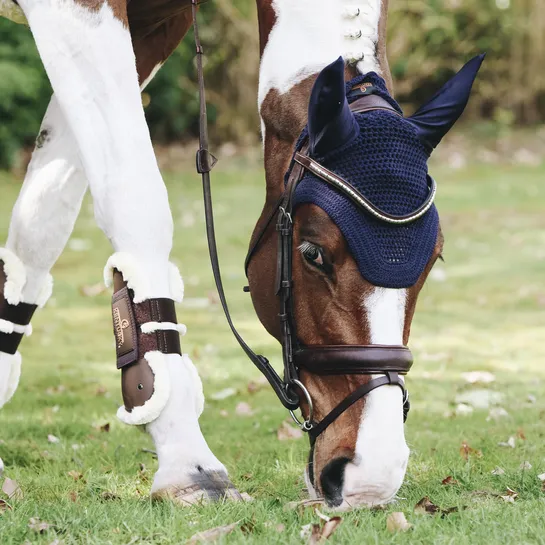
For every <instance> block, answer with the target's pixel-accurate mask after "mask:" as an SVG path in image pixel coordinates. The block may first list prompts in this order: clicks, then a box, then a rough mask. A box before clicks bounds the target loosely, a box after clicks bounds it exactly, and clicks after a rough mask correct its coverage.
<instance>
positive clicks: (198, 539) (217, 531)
mask: <svg viewBox="0 0 545 545" xmlns="http://www.w3.org/2000/svg"><path fill="white" fill-rule="evenodd" d="M239 526H240V521H238V522H233V524H227V525H226V526H217V527H216V528H210V530H204V531H203V532H197V533H196V534H194V535H193V536H191V537H190V538H189V539H188V541H187V542H186V543H187V545H192V544H195V543H209V542H211V541H216V540H217V539H219V538H220V537H221V536H225V535H227V534H230V533H231V532H234V531H235V530H236V529H237V528H238V527H239Z"/></svg>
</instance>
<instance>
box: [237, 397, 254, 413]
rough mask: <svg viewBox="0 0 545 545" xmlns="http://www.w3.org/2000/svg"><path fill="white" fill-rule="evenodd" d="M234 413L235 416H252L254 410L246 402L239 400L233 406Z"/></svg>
mask: <svg viewBox="0 0 545 545" xmlns="http://www.w3.org/2000/svg"><path fill="white" fill-rule="evenodd" d="M235 414H236V415H237V416H252V415H253V414H254V411H253V409H252V407H250V405H249V404H248V403H246V402H244V401H241V402H240V403H239V404H238V405H237V406H236V408H235Z"/></svg>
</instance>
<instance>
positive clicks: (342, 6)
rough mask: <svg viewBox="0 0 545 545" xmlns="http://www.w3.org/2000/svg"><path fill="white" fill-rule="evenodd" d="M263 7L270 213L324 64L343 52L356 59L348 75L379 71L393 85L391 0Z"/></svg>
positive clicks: (276, 1) (282, 0) (275, 0)
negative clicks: (389, 37) (388, 49)
mask: <svg viewBox="0 0 545 545" xmlns="http://www.w3.org/2000/svg"><path fill="white" fill-rule="evenodd" d="M257 9H258V18H259V33H260V47H261V65H260V77H259V96H258V102H259V109H260V114H261V120H262V133H263V142H264V154H265V171H266V183H267V202H266V204H265V210H264V212H265V214H266V211H267V208H268V206H270V205H272V203H273V202H275V201H276V200H277V199H278V197H279V196H280V194H281V193H282V191H283V188H284V174H285V172H286V171H287V169H288V167H289V163H290V159H291V156H292V153H293V148H294V145H295V142H296V140H297V138H298V137H299V135H300V134H301V131H302V129H303V127H304V126H305V124H306V122H307V108H308V101H309V97H310V92H311V89H312V85H313V84H314V81H315V79H316V76H317V74H318V72H319V71H320V70H321V69H322V68H323V67H324V66H326V65H327V64H329V63H331V62H332V61H334V60H335V59H336V58H338V57H339V56H340V55H342V56H343V57H344V58H345V60H353V61H354V62H352V63H350V64H348V65H347V69H346V78H347V79H350V78H351V77H354V75H356V73H358V72H360V73H366V72H370V71H375V72H378V73H380V74H381V75H382V76H383V77H384V79H385V80H386V82H387V85H388V87H390V90H391V76H390V70H389V67H388V61H387V58H386V21H387V11H388V0H382V1H381V0H351V1H350V2H345V1H342V2H337V1H335V2H332V1H331V0H298V1H297V2H294V1H293V0H257ZM358 12H359V15H358ZM360 58H361V60H359V61H357V62H356V61H355V59H360Z"/></svg>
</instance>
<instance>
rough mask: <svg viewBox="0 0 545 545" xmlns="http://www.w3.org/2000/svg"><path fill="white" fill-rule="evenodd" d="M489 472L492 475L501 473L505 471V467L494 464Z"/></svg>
mask: <svg viewBox="0 0 545 545" xmlns="http://www.w3.org/2000/svg"><path fill="white" fill-rule="evenodd" d="M490 473H492V475H503V474H504V473H505V469H502V468H501V467H499V466H496V467H495V468H494V469H493V470H492V471H491V472H490Z"/></svg>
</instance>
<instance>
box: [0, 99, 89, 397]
mask: <svg viewBox="0 0 545 545" xmlns="http://www.w3.org/2000/svg"><path fill="white" fill-rule="evenodd" d="M44 131H46V132H44ZM86 187H87V182H86V180H85V176H84V175H83V172H82V170H81V168H80V161H79V157H78V149H77V146H76V144H75V142H74V138H73V136H72V133H71V131H70V129H69V127H68V125H67V124H66V121H65V119H64V116H63V115H62V112H61V111H60V108H59V105H58V102H57V100H56V98H55V97H53V98H52V99H51V102H50V104H49V107H48V109H47V113H46V114H45V117H44V121H43V123H42V127H41V132H40V137H39V145H38V146H37V147H36V149H35V150H34V153H33V154H32V160H31V162H30V164H29V167H28V170H27V173H26V176H25V181H24V184H23V187H22V189H21V192H20V194H19V197H18V199H17V202H16V204H15V206H14V208H13V213H12V217H11V222H10V227H9V236H8V241H7V245H6V246H7V249H2V248H0V259H2V260H3V261H4V264H5V271H6V273H7V276H8V278H7V282H6V285H5V286H4V290H5V291H4V295H5V296H6V298H7V299H8V301H9V302H10V303H11V304H19V303H20V302H24V303H30V304H37V305H39V306H43V305H44V304H45V303H46V301H47V299H49V296H50V294H51V289H52V279H51V276H50V274H49V271H50V270H51V268H52V267H53V265H54V263H55V261H56V260H57V259H58V257H59V256H60V254H61V252H62V249H63V248H64V246H65V245H66V242H67V240H68V238H69V236H70V233H71V232H72V229H73V227H74V222H75V221H76V218H77V215H78V212H79V210H80V207H81V201H82V199H83V195H84V194H85V190H86ZM26 330H27V331H30V326H28V327H27V328H26ZM20 373H21V355H20V354H19V353H16V354H14V355H10V354H5V353H2V352H0V407H2V405H4V404H5V403H7V402H8V401H9V400H10V398H11V397H12V395H13V394H14V393H15V390H16V388H17V385H18V383H19V377H20Z"/></svg>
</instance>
